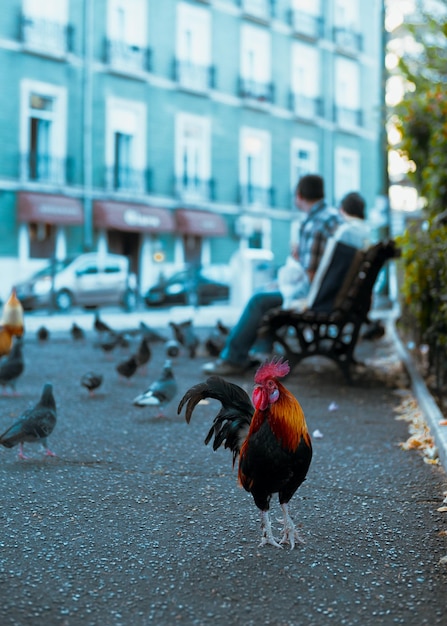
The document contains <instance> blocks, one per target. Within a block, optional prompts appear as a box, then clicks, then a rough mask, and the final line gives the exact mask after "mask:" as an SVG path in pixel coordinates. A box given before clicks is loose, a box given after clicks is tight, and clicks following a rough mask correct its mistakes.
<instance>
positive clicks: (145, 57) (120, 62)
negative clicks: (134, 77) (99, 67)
mask: <svg viewBox="0 0 447 626" xmlns="http://www.w3.org/2000/svg"><path fill="white" fill-rule="evenodd" d="M105 62H106V63H108V64H109V65H110V66H111V67H113V68H115V69H119V70H122V71H126V72H129V71H130V72H135V71H136V72H150V71H152V50H151V49H150V48H144V47H143V46H137V45H134V44H130V43H127V42H126V41H121V40H119V39H106V40H105Z"/></svg>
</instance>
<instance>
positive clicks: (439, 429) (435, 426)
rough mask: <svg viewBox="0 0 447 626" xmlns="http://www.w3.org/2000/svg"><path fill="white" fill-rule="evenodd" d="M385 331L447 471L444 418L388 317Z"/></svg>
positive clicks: (393, 323) (446, 434) (446, 429)
mask: <svg viewBox="0 0 447 626" xmlns="http://www.w3.org/2000/svg"><path fill="white" fill-rule="evenodd" d="M387 331H388V332H389V333H390V337H391V338H392V340H393V343H394V346H395V348H396V352H397V354H398V356H399V359H400V360H401V362H402V364H403V365H404V367H405V369H406V371H407V373H408V375H409V377H410V380H411V388H412V391H413V394H414V396H415V398H416V400H417V403H418V405H419V408H420V409H421V410H422V412H423V413H424V417H425V420H426V422H427V424H428V427H429V428H430V432H431V434H432V436H433V439H434V440H435V444H436V447H437V449H438V456H439V460H440V461H441V464H442V466H443V467H444V470H445V471H446V472H447V426H440V425H439V422H440V420H443V419H445V417H444V416H443V414H442V413H441V411H440V410H439V408H438V405H437V404H436V402H435V400H434V398H433V396H432V395H431V393H430V392H429V390H428V389H427V386H426V384H425V382H424V379H423V378H422V376H421V375H420V373H419V371H418V370H417V368H416V366H415V364H414V361H413V359H412V358H411V356H410V354H409V353H408V352H407V350H406V348H405V347H404V345H403V343H402V341H401V339H400V337H399V335H398V332H397V330H396V326H395V320H394V319H390V320H388V323H387Z"/></svg>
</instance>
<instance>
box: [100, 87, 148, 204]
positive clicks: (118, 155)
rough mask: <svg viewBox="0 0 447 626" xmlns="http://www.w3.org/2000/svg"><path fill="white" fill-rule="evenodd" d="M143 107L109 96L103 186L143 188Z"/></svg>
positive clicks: (136, 190)
mask: <svg viewBox="0 0 447 626" xmlns="http://www.w3.org/2000/svg"><path fill="white" fill-rule="evenodd" d="M145 166H146V107H145V105H144V104H143V103H140V102H135V101H132V100H121V99H118V98H109V100H108V101H107V128H106V186H107V188H108V189H115V190H127V191H135V192H139V193H142V192H144V191H146V170H145Z"/></svg>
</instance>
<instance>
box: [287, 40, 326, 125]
mask: <svg viewBox="0 0 447 626" xmlns="http://www.w3.org/2000/svg"><path fill="white" fill-rule="evenodd" d="M291 84H292V104H293V106H292V109H293V111H294V112H295V113H296V115H299V116H300V117H305V118H313V117H315V116H316V115H320V114H321V99H320V97H319V96H320V63H319V52H318V50H317V49H316V48H315V47H313V46H309V45H307V44H304V43H297V42H295V43H294V44H293V47H292V76H291Z"/></svg>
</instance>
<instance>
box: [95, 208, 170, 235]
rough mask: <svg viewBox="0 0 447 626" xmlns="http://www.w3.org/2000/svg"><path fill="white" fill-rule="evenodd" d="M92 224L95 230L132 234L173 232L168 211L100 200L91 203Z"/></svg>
mask: <svg viewBox="0 0 447 626" xmlns="http://www.w3.org/2000/svg"><path fill="white" fill-rule="evenodd" d="M93 223H94V225H95V226H96V227H97V228H107V229H115V230H127V231H132V232H146V233H159V232H163V233H169V232H173V231H174V230H175V223H174V219H173V217H172V214H171V212H170V211H169V209H161V208H156V207H150V206H147V205H144V204H125V203H123V202H106V201H104V202H103V201H102V200H96V201H95V202H94V203H93Z"/></svg>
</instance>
